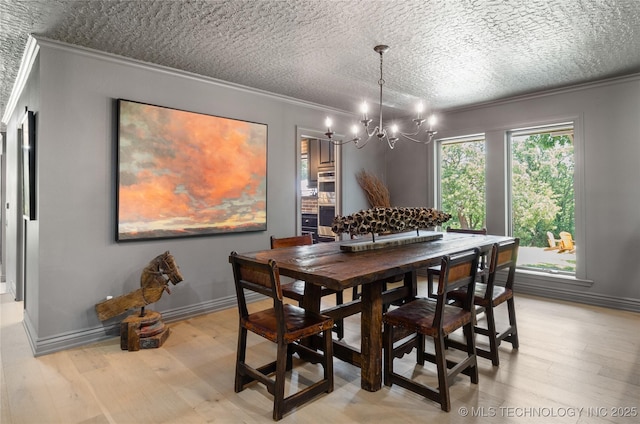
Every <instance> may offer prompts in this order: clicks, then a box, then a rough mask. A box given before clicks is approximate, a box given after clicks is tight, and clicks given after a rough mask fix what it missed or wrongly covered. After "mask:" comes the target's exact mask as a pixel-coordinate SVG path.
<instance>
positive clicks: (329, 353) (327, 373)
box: [322, 330, 333, 393]
mask: <svg viewBox="0 0 640 424" xmlns="http://www.w3.org/2000/svg"><path fill="white" fill-rule="evenodd" d="M322 339H323V341H324V364H323V365H324V379H325V380H327V381H328V382H329V388H328V389H327V393H331V392H332V391H333V338H332V337H331V330H327V331H325V332H323V333H322Z"/></svg>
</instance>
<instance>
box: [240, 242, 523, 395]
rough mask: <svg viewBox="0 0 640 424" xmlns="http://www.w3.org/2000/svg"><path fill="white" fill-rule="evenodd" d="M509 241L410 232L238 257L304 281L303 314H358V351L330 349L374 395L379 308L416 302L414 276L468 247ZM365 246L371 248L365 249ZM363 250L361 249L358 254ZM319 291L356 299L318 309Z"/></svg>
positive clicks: (378, 372) (338, 344) (378, 379)
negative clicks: (349, 293) (354, 293)
mask: <svg viewBox="0 0 640 424" xmlns="http://www.w3.org/2000/svg"><path fill="white" fill-rule="evenodd" d="M403 237H404V238H406V240H403ZM510 239H511V237H506V236H499V235H478V234H461V233H447V232H438V231H415V230H414V231H412V232H408V233H403V234H400V235H398V234H394V235H390V236H377V237H376V238H375V241H373V240H370V241H369V242H366V241H362V240H344V241H340V240H338V241H335V242H328V243H318V244H313V245H307V246H292V247H286V248H279V249H267V250H260V251H254V252H249V253H239V256H240V257H242V258H245V259H249V260H252V261H256V262H260V263H266V262H268V261H269V259H272V260H274V261H275V262H276V264H277V266H278V269H279V272H280V275H283V276H287V277H291V278H294V279H299V280H302V281H305V293H304V298H303V301H302V306H303V307H304V308H305V309H307V310H310V311H314V312H321V313H322V314H325V315H328V316H331V317H332V318H334V320H336V319H343V318H345V317H347V316H351V315H355V314H357V313H361V316H360V346H359V349H358V347H353V346H349V345H347V344H345V343H343V342H342V341H340V340H334V349H333V350H334V356H335V357H337V358H339V359H341V360H344V361H346V362H349V363H351V364H353V365H356V366H358V367H360V371H361V373H360V374H361V382H360V383H361V387H362V388H363V389H365V390H367V391H372V392H374V391H377V390H379V389H380V388H381V387H382V354H383V352H382V349H383V343H382V336H383V335H382V327H383V326H382V314H383V311H384V308H386V307H388V305H391V304H393V303H394V302H395V303H398V302H403V301H407V300H410V299H412V298H415V297H416V295H417V274H418V271H419V270H420V269H424V268H427V267H429V266H433V265H439V264H440V262H441V259H442V257H443V256H446V255H451V254H453V253H456V252H460V251H464V250H468V249H473V248H478V249H479V250H480V251H481V253H484V254H487V253H488V252H489V251H490V250H491V247H492V246H493V244H494V243H500V242H503V241H507V240H510ZM394 240H395V241H397V240H400V241H401V242H400V243H398V242H394ZM358 243H359V244H358ZM363 243H364V244H363ZM367 243H369V245H368V247H371V248H366V247H367ZM376 243H377V244H376ZM362 246H365V248H364V249H361V248H360V247H362ZM391 281H398V282H400V281H402V284H400V285H398V284H396V285H394V286H395V287H391V288H387V289H386V290H385V287H387V284H386V283H388V282H391ZM322 286H324V287H327V288H329V289H333V290H346V289H349V288H352V287H357V286H360V291H361V296H360V298H359V299H356V300H353V301H351V302H346V303H343V304H341V305H335V306H333V307H329V308H325V309H322V310H321V304H320V300H321V296H320V290H321V287H322Z"/></svg>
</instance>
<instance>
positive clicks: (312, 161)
mask: <svg viewBox="0 0 640 424" xmlns="http://www.w3.org/2000/svg"><path fill="white" fill-rule="evenodd" d="M308 143H309V144H308V147H307V149H308V150H307V160H308V161H309V162H308V167H309V168H308V169H309V177H308V178H309V181H308V186H309V187H317V184H318V170H319V169H326V168H332V167H334V166H335V162H336V154H335V146H334V145H333V144H332V143H331V141H329V140H318V139H315V138H310V139H308Z"/></svg>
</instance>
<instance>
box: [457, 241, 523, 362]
mask: <svg viewBox="0 0 640 424" xmlns="http://www.w3.org/2000/svg"><path fill="white" fill-rule="evenodd" d="M519 245H520V240H519V239H517V238H516V239H514V240H512V241H508V242H504V243H496V244H494V245H493V249H491V257H490V258H489V275H488V277H487V281H486V284H485V283H477V284H476V288H475V294H474V297H473V303H474V304H475V305H476V307H477V308H476V313H481V312H484V314H485V317H486V319H487V328H483V327H480V326H478V325H477V324H476V326H475V332H476V334H481V335H484V336H487V337H488V338H489V350H486V349H482V348H479V347H477V346H476V353H477V355H478V356H481V357H483V358H486V359H491V363H492V364H493V365H495V366H498V365H500V357H499V355H498V347H499V346H500V344H501V342H502V341H503V340H506V341H508V342H510V343H511V346H512V347H513V349H518V346H519V341H518V327H517V325H516V308H515V303H514V299H513V282H514V279H515V274H516V263H517V262H518V248H519ZM502 270H506V271H507V281H506V283H505V285H504V287H502V286H496V285H495V279H496V273H497V272H498V271H502ZM466 297H467V294H466V292H465V291H464V290H459V291H455V292H452V293H450V295H449V298H450V299H453V300H454V301H455V302H456V303H457V304H460V303H461V302H463V301H464V300H465V299H466ZM504 302H507V311H508V314H509V326H508V327H507V328H506V329H503V330H502V331H500V332H498V331H497V329H496V320H495V312H494V311H495V308H496V306H498V305H500V304H502V303H504ZM449 345H451V346H453V347H458V348H460V347H461V346H460V345H459V344H457V343H456V342H453V341H449Z"/></svg>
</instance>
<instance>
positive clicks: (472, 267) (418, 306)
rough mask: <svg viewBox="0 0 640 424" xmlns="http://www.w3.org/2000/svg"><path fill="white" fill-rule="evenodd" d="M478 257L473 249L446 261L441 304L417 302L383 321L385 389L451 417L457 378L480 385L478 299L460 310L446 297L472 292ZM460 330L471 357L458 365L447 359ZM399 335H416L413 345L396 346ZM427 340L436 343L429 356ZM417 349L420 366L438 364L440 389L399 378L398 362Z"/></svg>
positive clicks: (410, 341)
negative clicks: (449, 342)
mask: <svg viewBox="0 0 640 424" xmlns="http://www.w3.org/2000/svg"><path fill="white" fill-rule="evenodd" d="M479 254H480V252H479V250H478V249H474V250H471V251H466V252H461V253H459V254H456V255H453V256H446V257H444V258H443V259H442V262H441V265H440V267H441V268H440V270H441V271H440V274H439V281H438V292H437V296H436V299H431V298H424V299H416V300H413V301H411V302H409V303H406V304H404V305H402V306H400V307H398V308H397V309H394V310H392V311H389V312H387V313H386V314H384V315H383V318H382V321H383V323H384V336H383V338H384V346H385V351H384V361H385V367H384V384H385V385H387V386H391V385H392V384H394V383H395V384H398V385H399V386H402V387H404V388H406V389H408V390H411V391H412V392H415V393H418V394H420V395H422V396H425V397H426V398H428V399H431V400H434V401H436V402H438V403H440V407H441V408H442V410H443V411H447V412H448V411H450V410H451V399H450V397H449V386H450V385H451V384H452V383H453V379H454V377H455V376H456V375H457V374H458V373H460V372H462V373H464V374H467V375H469V377H470V378H471V382H472V383H475V384H477V383H478V366H477V360H476V351H475V344H474V334H473V322H474V319H475V315H474V308H473V296H472V295H471V294H469V296H467V297H466V299H464V301H463V302H462V305H460V306H457V305H449V304H447V295H448V294H449V293H450V292H451V291H453V290H457V289H460V288H463V287H464V288H466V289H467V290H468V291H469V292H473V290H474V288H475V281H476V272H477V269H478V258H479ZM459 328H463V333H464V335H465V340H466V344H465V346H464V349H465V351H466V353H467V355H466V357H465V358H464V359H463V360H461V361H460V362H454V361H451V360H447V358H446V355H445V349H446V344H445V343H446V338H447V336H448V335H449V334H451V333H452V332H454V331H456V330H457V329H459ZM396 330H398V331H399V330H402V331H405V332H406V331H410V332H411V333H413V334H411V336H410V337H409V338H408V339H407V338H406V337H405V339H401V340H400V342H399V343H397V344H396V345H394V341H395V339H396V335H395V334H394V332H395V331H396ZM399 332H400V331H399ZM425 337H431V338H433V342H434V346H435V354H431V353H427V352H425ZM414 347H415V348H417V358H416V362H417V363H418V364H420V365H424V361H425V360H428V361H430V362H434V363H435V364H436V368H437V370H438V387H437V388H434V387H430V386H428V385H426V384H422V383H418V382H417V381H415V380H412V379H410V378H407V377H405V376H403V375H401V374H396V373H395V372H394V370H393V360H394V358H395V357H402V356H403V355H404V354H405V353H408V352H410V351H411V350H413V348H414ZM414 372H417V370H416V371H414Z"/></svg>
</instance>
